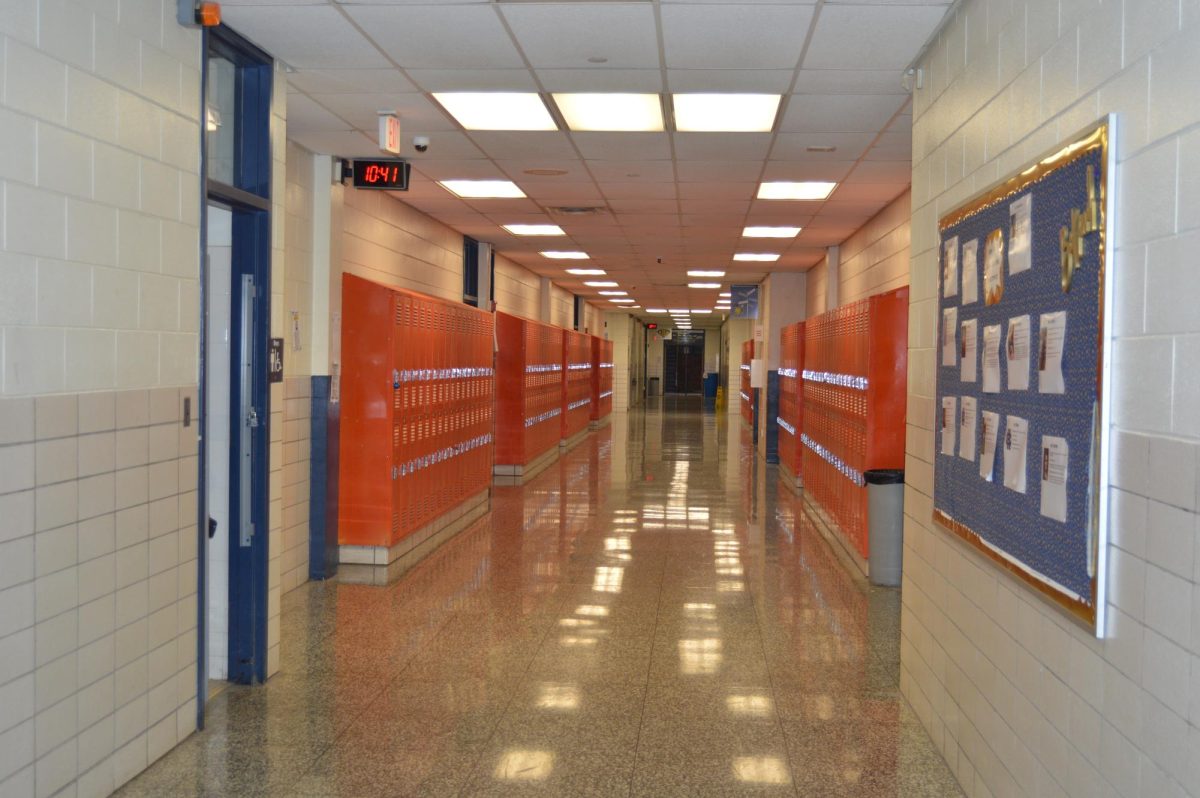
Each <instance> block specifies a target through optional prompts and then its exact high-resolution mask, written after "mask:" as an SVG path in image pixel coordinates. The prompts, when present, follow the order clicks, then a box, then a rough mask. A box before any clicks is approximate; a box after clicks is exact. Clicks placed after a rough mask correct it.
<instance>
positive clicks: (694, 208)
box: [679, 199, 750, 224]
mask: <svg viewBox="0 0 1200 798" xmlns="http://www.w3.org/2000/svg"><path fill="white" fill-rule="evenodd" d="M679 209H680V211H681V212H683V213H691V214H700V213H710V214H727V215H729V216H732V217H736V219H735V221H738V223H739V224H740V217H741V216H742V215H744V214H745V213H746V211H748V210H750V200H749V199H745V200H719V199H681V200H680V201H679Z"/></svg>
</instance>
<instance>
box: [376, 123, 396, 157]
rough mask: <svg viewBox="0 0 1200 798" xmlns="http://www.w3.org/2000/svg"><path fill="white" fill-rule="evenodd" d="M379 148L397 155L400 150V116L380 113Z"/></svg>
mask: <svg viewBox="0 0 1200 798" xmlns="http://www.w3.org/2000/svg"><path fill="white" fill-rule="evenodd" d="M379 149H381V150H383V151H384V152H390V153H392V154H393V155H396V154H398V153H399V152H400V117H398V116H396V115H395V114H380V115H379Z"/></svg>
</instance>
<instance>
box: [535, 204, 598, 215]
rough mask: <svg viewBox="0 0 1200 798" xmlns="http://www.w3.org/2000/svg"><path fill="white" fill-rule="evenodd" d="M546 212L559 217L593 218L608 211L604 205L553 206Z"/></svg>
mask: <svg viewBox="0 0 1200 798" xmlns="http://www.w3.org/2000/svg"><path fill="white" fill-rule="evenodd" d="M546 210H548V211H550V212H551V213H557V214H558V215H559V216H592V215H595V214H597V213H604V212H605V211H607V210H608V209H607V208H605V207H604V206H603V205H552V206H550V207H549V208H547V209H546Z"/></svg>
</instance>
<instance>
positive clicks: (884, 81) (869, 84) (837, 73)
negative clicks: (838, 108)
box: [792, 12, 908, 94]
mask: <svg viewBox="0 0 1200 798" xmlns="http://www.w3.org/2000/svg"><path fill="white" fill-rule="evenodd" d="M822 13H823V12H822ZM818 30H819V28H818ZM903 76H904V72H903V69H802V70H800V74H799V75H797V76H796V85H795V86H794V87H793V88H792V93H793V94H908V91H907V90H905V88H904V86H903V85H901V80H900V79H901V78H902V77H903Z"/></svg>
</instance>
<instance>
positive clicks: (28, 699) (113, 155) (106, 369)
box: [0, 0, 200, 796]
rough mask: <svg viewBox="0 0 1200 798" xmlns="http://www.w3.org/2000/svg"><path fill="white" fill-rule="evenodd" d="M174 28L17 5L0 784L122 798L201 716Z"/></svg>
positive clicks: (4, 106)
mask: <svg viewBox="0 0 1200 798" xmlns="http://www.w3.org/2000/svg"><path fill="white" fill-rule="evenodd" d="M173 19H174V5H173V4H172V3H170V2H167V0H142V1H141V2H140V3H137V4H129V3H122V4H119V5H118V4H117V3H115V2H107V3H104V2H102V3H84V2H77V0H11V1H10V2H6V3H4V5H3V8H2V9H0V63H2V64H3V69H2V70H0V71H2V73H3V75H4V82H3V83H4V88H3V93H2V95H0V151H2V152H3V157H2V158H0V196H2V197H3V199H2V200H0V215H2V218H3V229H4V231H5V235H4V237H3V239H2V243H0V353H2V354H0V363H2V366H0V547H3V557H2V558H0V559H2V561H3V566H2V567H0V696H2V698H0V704H2V705H3V706H4V711H3V712H0V715H3V718H4V719H3V720H2V721H0V736H2V737H3V741H2V742H0V750H2V751H3V753H0V794H3V795H10V794H11V795H34V796H46V795H51V794H62V795H67V794H70V795H80V796H94V795H106V794H108V793H109V792H111V791H112V790H113V789H115V788H116V787H118V786H120V785H121V784H123V783H124V782H125V781H127V780H128V779H129V778H130V777H131V776H133V775H134V774H136V772H137V771H138V770H140V769H141V768H144V767H145V766H146V764H147V763H149V762H151V761H153V760H154V759H156V758H157V757H158V756H159V755H161V754H162V753H163V752H164V751H165V750H166V749H167V748H169V747H170V746H173V745H174V744H175V743H176V742H177V741H178V740H179V739H180V737H181V735H183V736H186V734H187V733H188V732H189V731H190V729H191V728H193V726H194V717H195V707H194V704H193V703H192V702H191V698H190V696H192V695H194V683H195V662H194V654H193V655H191V656H190V657H189V655H187V653H186V652H188V651H194V649H195V641H194V637H195V609H194V607H195V598H194V596H195V591H196V586H195V583H196V579H195V573H194V572H195V567H196V566H195V539H194V523H193V519H194V517H195V506H196V501H195V495H194V486H195V477H194V473H195V445H196V444H195V441H196V437H195V431H194V429H192V430H183V429H181V428H180V421H179V419H180V409H179V405H180V401H181V396H182V395H183V394H185V393H186V394H187V395H189V396H191V397H192V401H193V403H194V401H195V398H194V392H195V383H196V354H195V352H196V342H197V336H196V332H197V323H198V316H197V314H196V312H195V310H194V309H193V310H191V311H190V312H188V313H185V312H184V311H182V310H181V308H180V304H181V302H184V301H191V302H192V303H193V304H197V305H198V302H197V298H198V292H197V290H196V284H195V281H196V279H197V277H198V274H197V270H196V269H195V268H194V266H195V263H196V258H195V254H194V250H195V243H196V241H197V238H196V236H197V230H198V227H199V216H198V212H197V213H191V214H190V215H188V216H186V217H185V216H183V214H182V210H181V209H182V208H184V207H185V199H184V198H183V196H182V194H183V193H184V192H185V190H192V191H193V193H194V192H195V191H198V182H197V176H196V172H197V170H198V167H199V147H198V139H197V137H196V136H195V131H196V130H197V129H198V124H199V100H198V97H199V72H198V69H199V67H200V36H199V34H198V32H196V31H182V30H171V31H170V32H168V31H167V30H166V29H165V27H164V20H173ZM171 25H172V27H174V23H173V22H172V23H171ZM167 129H169V130H170V131H172V134H173V141H172V147H171V149H170V150H169V155H170V158H169V159H168V158H166V157H165V156H166V155H167V154H168V150H167V148H165V147H164V146H163V142H162V139H161V134H160V131H162V130H167ZM188 205H189V206H190V207H195V205H196V200H195V197H192V198H191V201H190V203H188ZM142 209H146V210H148V211H151V212H152V213H154V214H159V215H162V214H165V215H166V216H168V217H169V218H171V219H173V220H175V221H174V224H175V225H176V226H177V227H179V228H182V229H184V230H186V231H187V232H186V233H184V234H182V235H184V237H185V238H186V239H187V240H189V241H190V242H191V243H192V249H193V253H192V255H191V265H192V268H191V270H190V271H183V272H180V271H179V270H177V269H171V268H167V264H165V263H164V259H163V257H162V255H163V248H162V243H161V242H162V239H163V232H162V231H163V222H162V221H161V219H160V218H157V217H156V216H154V215H142V213H141V212H140V211H141V210H142ZM160 354H166V355H168V356H170V357H171V358H173V362H174V364H175V365H174V366H173V367H172V368H166V367H164V366H163V365H162V364H160V361H159V357H160ZM118 389H137V390H132V391H124V392H121V393H117V392H116V391H117V390H118ZM152 405H154V406H155V407H157V408H158V409H159V412H158V413H156V414H154V415H152V414H151V413H150V412H149V411H150V408H151V406H152ZM118 408H120V411H119V412H118ZM166 507H169V508H170V511H169V512H164V508H166ZM152 508H154V509H153V511H152ZM151 519H153V524H151V522H150V521H151ZM10 707H11V708H13V711H11V712H10V711H9V710H10Z"/></svg>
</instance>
